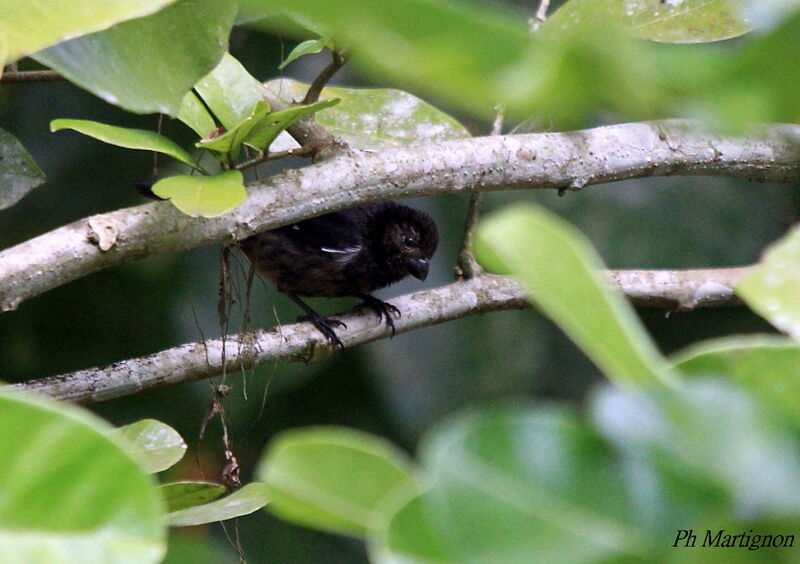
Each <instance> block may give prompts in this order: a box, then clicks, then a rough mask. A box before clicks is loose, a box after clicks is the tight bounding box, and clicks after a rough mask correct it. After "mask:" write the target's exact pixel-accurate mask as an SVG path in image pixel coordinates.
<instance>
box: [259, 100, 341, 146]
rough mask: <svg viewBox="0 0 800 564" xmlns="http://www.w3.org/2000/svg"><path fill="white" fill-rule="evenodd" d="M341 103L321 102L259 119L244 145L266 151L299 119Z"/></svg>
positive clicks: (293, 107) (292, 108) (294, 107)
mask: <svg viewBox="0 0 800 564" xmlns="http://www.w3.org/2000/svg"><path fill="white" fill-rule="evenodd" d="M338 103H339V100H321V101H319V102H314V103H313V104H308V105H304V106H292V107H291V108H286V109H285V110H280V111H277V112H272V113H270V114H268V115H267V116H266V117H264V118H261V119H259V120H258V121H257V122H256V123H255V124H254V125H253V127H252V128H251V129H250V131H249V132H248V134H247V136H246V137H245V139H244V143H245V144H246V145H248V146H250V147H252V148H254V149H256V150H257V151H266V150H267V149H268V148H269V146H270V144H271V143H272V142H273V141H274V140H275V138H276V137H277V136H278V134H279V133H280V132H281V131H283V130H284V129H286V128H287V127H289V126H290V125H292V124H293V123H294V122H296V121H297V120H299V119H302V118H304V117H305V116H308V115H311V114H313V113H315V112H318V111H320V110H324V109H325V108H330V107H331V106H335V105H336V104H338Z"/></svg>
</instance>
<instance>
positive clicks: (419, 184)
mask: <svg viewBox="0 0 800 564" xmlns="http://www.w3.org/2000/svg"><path fill="white" fill-rule="evenodd" d="M798 155H800V126H795V125H775V126H772V127H770V128H767V129H764V130H763V131H761V132H760V133H759V134H758V135H755V134H754V135H753V136H752V137H749V138H736V137H723V136H714V135H709V134H708V133H704V132H700V131H697V130H696V129H693V128H692V127H691V126H690V125H689V124H688V123H686V122H679V121H664V122H644V123H630V124H622V125H613V126H606V127H600V128H596V129H588V130H582V131H573V132H566V133H538V134H527V135H498V136H491V137H478V138H472V139H464V140H457V141H449V142H444V143H436V144H430V145H421V146H414V147H408V148H399V149H393V150H387V151H385V152H380V153H367V152H358V151H352V150H351V151H347V152H346V153H344V154H340V155H338V156H336V157H333V158H331V159H329V160H326V161H325V162H322V163H319V164H315V165H311V166H308V167H306V168H303V169H294V170H288V171H285V172H283V173H280V174H277V175H275V176H272V177H270V178H269V179H267V180H266V181H264V182H261V183H256V184H252V185H250V186H249V187H248V199H247V201H246V202H245V203H244V204H243V205H241V206H239V207H238V208H236V209H235V210H233V211H232V212H230V213H227V214H225V215H224V216H222V217H218V218H214V219H202V218H190V217H188V216H185V215H183V214H181V213H180V212H178V211H177V210H176V209H175V208H174V207H173V206H172V205H171V204H169V203H168V202H155V203H150V204H145V205H142V206H137V207H134V208H127V209H121V210H117V211H114V212H111V213H106V214H100V215H95V216H92V217H89V218H86V219H83V220H80V221H77V222H75V223H72V224H70V225H67V226H64V227H61V228H59V229H56V230H54V231H51V232H49V233H46V234H44V235H41V236H39V237H36V238H34V239H31V240H29V241H26V242H24V243H21V244H19V245H17V246H15V247H11V248H9V249H6V250H4V251H2V252H0V310H2V311H8V310H13V309H15V308H16V307H17V306H18V305H19V304H20V303H21V302H22V301H24V300H26V299H29V298H31V297H33V296H36V295H38V294H41V293H43V292H46V291H47V290H50V289H52V288H55V287H57V286H60V285H62V284H65V283H67V282H70V281H72V280H75V279H77V278H80V277H82V276H86V275H88V274H91V273H92V272H95V271H97V270H100V269H102V268H106V267H109V266H112V265H115V264H119V263H121V262H125V261H129V260H133V259H136V258H140V257H144V256H148V255H152V254H156V253H167V252H175V251H179V250H183V249H187V248H190V247H196V246H202V245H208V244H212V243H224V242H230V241H232V240H235V239H241V238H244V237H247V236H249V235H252V234H254V233H256V232H259V231H263V230H266V229H272V228H275V227H279V226H281V225H286V224H288V223H292V222H295V221H298V220H301V219H304V218H308V217H312V216H315V215H320V214H323V213H326V212H329V211H333V210H336V209H340V208H343V207H346V206H349V205H354V204H359V203H365V202H371V201H378V200H386V199H391V198H404V197H410V196H425V195H433V194H441V193H455V192H471V191H475V190H478V191H489V190H509V189H526V188H555V189H572V190H579V189H581V188H583V187H585V186H587V185H590V184H598V183H603V182H610V181H615V180H623V179H628V178H636V177H646V176H663V175H673V174H681V175H720V176H722V175H724V176H731V177H741V178H748V179H751V180H757V181H770V182H791V181H797V180H798V179H800V167H798V166H797V160H798Z"/></svg>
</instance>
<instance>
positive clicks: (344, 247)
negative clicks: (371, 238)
mask: <svg viewBox="0 0 800 564" xmlns="http://www.w3.org/2000/svg"><path fill="white" fill-rule="evenodd" d="M281 231H283V233H284V234H285V235H286V236H288V237H289V238H291V239H292V240H294V241H296V242H298V243H301V244H304V245H307V246H309V247H313V248H314V249H316V250H318V251H321V252H323V253H326V254H330V255H331V256H332V257H333V258H334V259H336V260H340V261H342V262H346V261H348V260H350V259H351V258H353V257H354V256H355V255H357V254H358V253H359V252H360V251H361V249H362V248H363V233H362V229H361V226H360V225H359V223H358V221H357V220H356V218H354V217H352V214H351V213H346V212H332V213H329V214H325V215H321V216H319V217H312V218H311V219H306V220H304V221H300V222H298V223H293V224H291V225H287V226H286V227H282V228H281Z"/></svg>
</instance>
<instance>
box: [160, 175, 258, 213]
mask: <svg viewBox="0 0 800 564" xmlns="http://www.w3.org/2000/svg"><path fill="white" fill-rule="evenodd" d="M152 190H153V193H154V194H155V195H156V196H158V197H159V198H167V199H169V200H170V201H171V202H172V203H173V204H174V205H175V207H176V208H178V209H179V210H181V211H182V212H183V213H185V214H186V215H190V216H192V217H197V216H203V217H217V216H220V215H222V214H224V213H225V212H228V211H230V210H232V209H233V208H235V207H236V206H238V205H239V204H241V203H242V202H244V201H245V199H246V198H247V191H246V190H245V188H244V182H243V180H242V173H241V172H239V171H238V170H226V171H225V172H221V173H219V174H215V175H214V176H187V175H178V176H170V177H169V178H163V179H161V180H159V181H158V182H156V183H155V184H154V185H153V188H152Z"/></svg>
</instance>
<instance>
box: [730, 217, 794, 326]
mask: <svg viewBox="0 0 800 564" xmlns="http://www.w3.org/2000/svg"><path fill="white" fill-rule="evenodd" d="M736 294H737V295H739V296H740V297H741V298H742V299H743V300H744V301H745V302H746V303H747V305H748V306H750V308H751V309H752V310H753V311H755V312H756V313H758V314H759V315H761V316H762V317H764V318H765V319H766V320H767V321H769V322H770V323H772V324H773V325H774V326H775V327H777V328H778V329H780V330H781V331H784V332H786V333H788V334H789V335H790V336H791V337H792V338H793V339H795V340H800V227H794V228H793V229H792V230H791V231H790V232H789V234H788V235H786V236H785V237H783V238H782V239H780V240H779V241H777V242H776V243H773V244H772V245H770V246H769V247H768V248H767V250H766V251H765V252H764V255H763V257H762V258H761V260H760V261H759V263H758V265H757V266H756V267H754V268H753V270H752V272H750V273H749V274H747V275H745V276H744V277H742V278H741V279H740V280H739V281H738V282H737V283H736Z"/></svg>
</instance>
